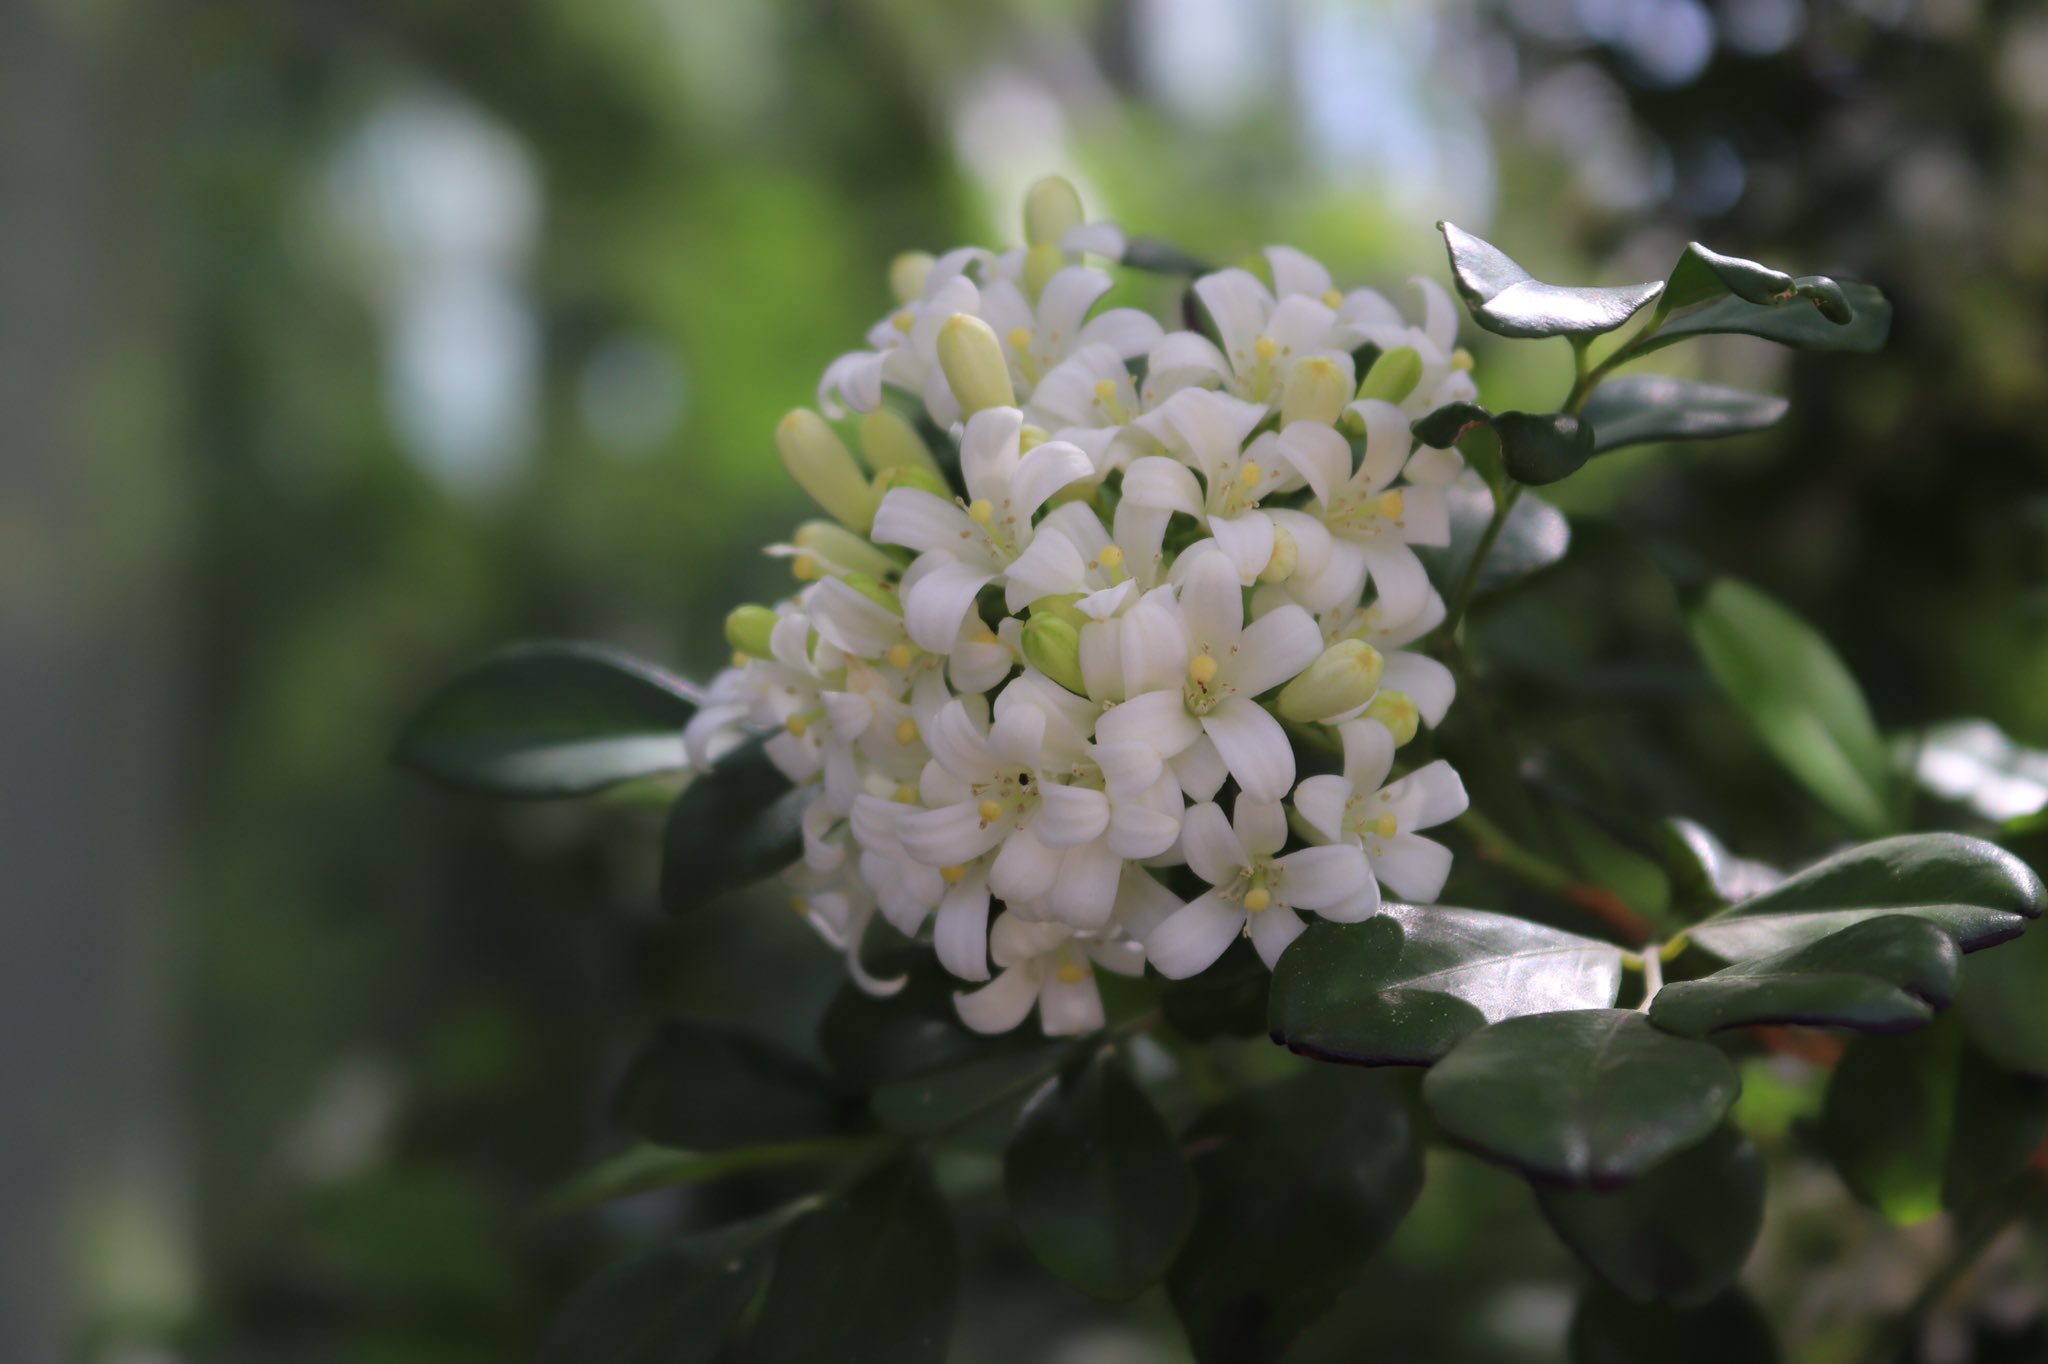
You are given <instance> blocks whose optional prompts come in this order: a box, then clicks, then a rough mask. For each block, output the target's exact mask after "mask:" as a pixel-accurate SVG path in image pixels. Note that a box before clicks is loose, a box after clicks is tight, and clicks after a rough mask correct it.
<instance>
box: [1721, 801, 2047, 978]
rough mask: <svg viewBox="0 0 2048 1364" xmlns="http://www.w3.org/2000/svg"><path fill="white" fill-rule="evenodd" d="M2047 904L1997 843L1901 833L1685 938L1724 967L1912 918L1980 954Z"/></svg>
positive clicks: (2034, 880)
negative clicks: (1886, 919)
mask: <svg viewBox="0 0 2048 1364" xmlns="http://www.w3.org/2000/svg"><path fill="white" fill-rule="evenodd" d="M2043 900H2044V897H2043V893H2042V889H2041V879H2040V878H2039V877H2038V876H2036V875H2034V873H2033V872H2032V871H2031V870H2030V869H2029V868H2028V867H2027V865H2026V863H2024V862H2022V861H2020V860H2019V859H2018V858H2016V857H2014V856H2013V855H2012V854H2011V853H2009V852H2006V851H2005V850H2004V849H2003V848H2000V847H1998V846H1996V845H1995V844H1991V843H1986V842H1985V841H1984V840H1983V839H1981V838H1968V837H1965V836H1964V835H1962V834H1950V833H1940V834H1903V835H1900V836H1899V837H1897V838H1884V839H1879V840H1878V841H1877V842H1875V843H1866V844H1864V845H1862V846H1861V847H1856V848H1849V849H1846V850H1845V851H1842V852H1838V853H1836V854H1835V855H1834V856H1833V857H1829V858H1824V859H1823V860H1821V861H1819V862H1816V863H1814V864H1813V865H1812V866H1810V867H1808V868H1806V869H1805V870H1804V871H1801V872H1799V873H1797V874H1796V875H1794V876H1792V877H1790V878H1788V879H1787V880H1785V881H1784V882H1783V883H1781V884H1780V885H1778V886H1777V887H1776V888H1775V889H1772V890H1767V891H1765V892H1763V893H1762V894H1761V895H1754V896H1751V897H1750V898H1749V899H1747V900H1744V901H1743V902H1741V903H1740V904H1737V905H1734V906H1732V907H1730V908H1728V909H1725V910H1723V911H1722V912H1721V913H1719V914H1717V915H1715V916H1714V917H1713V918H1711V919H1708V920H1706V921H1705V922H1703V923H1698V924H1695V925H1693V926H1692V928H1690V929H1689V930H1687V933H1688V935H1689V936H1690V937H1691V939H1692V940H1693V942H1695V943H1697V944H1698V945H1699V946H1701V947H1704V948H1706V949H1707V950H1708V951H1709V952H1712V953H1713V954H1714V955H1715V956H1717V957H1720V958H1721V959H1722V960H1724V961H1747V960H1749V959H1751V958H1754V957H1764V956H1769V955H1770V954H1772V953H1774V952H1782V951H1785V950H1786V949H1788V948H1793V947H1798V946H1801V945H1803V944H1806V943H1810V942H1814V941H1816V940H1818V939H1820V938H1825V937H1827V936H1828V935H1829V934H1832V933H1836V932H1839V931H1840V930H1842V929H1844V928H1847V927H1848V926H1849V925H1851V924H1853V923H1856V922H1858V921H1860V920H1863V919H1870V918H1875V917H1876V916H1878V915H1880V914H1907V915H1911V916H1912V917H1914V918H1919V919H1927V920H1929V921H1931V922H1933V923H1935V924H1937V925H1939V926H1940V927H1941V928H1942V929H1943V930H1945V931H1946V932H1947V933H1948V934H1949V936H1951V937H1953V938H1954V939H1955V940H1956V945H1957V946H1958V947H1960V948H1962V949H1963V951H1965V952H1974V951H1976V950H1977V949H1978V948H1981V947H1989V946H1991V945H1992V944H1993V943H1999V942H2003V941H2005V940H2006V939H2007V938H2010V937H2013V936H2014V935H2016V934H2018V933H2019V932H2020V930H2021V929H2022V928H2023V927H2024V926H2025V922H2026V920H2028V919H2031V918H2034V917H2036V916H2037V915H2039V914H2040V912H2041V907H2042V904H2043Z"/></svg>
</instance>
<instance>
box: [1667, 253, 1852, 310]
mask: <svg viewBox="0 0 2048 1364" xmlns="http://www.w3.org/2000/svg"><path fill="white" fill-rule="evenodd" d="M1731 294H1732V295H1734V296H1735V297H1736V298H1739V299H1742V300H1744V301H1745V302H1749V303H1756V304H1761V305H1763V306H1765V307H1771V308H1775V307H1778V306H1780V305H1786V304H1791V303H1794V302H1797V301H1799V300H1802V299H1803V300H1805V301H1806V302H1808V303H1810V304H1811V305H1812V306H1813V307H1814V308H1815V309H1817V310H1818V311H1819V312H1820V315H1821V316H1822V317H1824V318H1826V319H1827V320H1828V321H1830V322H1833V323H1837V324H1840V323H1846V322H1847V321H1849V319H1850V307H1849V303H1848V300H1847V298H1846V297H1845V296H1844V295H1843V292H1842V286H1841V285H1839V284H1837V283H1835V282H1834V281H1833V280H1831V279H1829V278H1828V277H1827V276H1825V275H1813V276H1809V277H1808V278H1807V279H1804V280H1798V279H1794V278H1793V277H1792V276H1790V275H1788V274H1786V273H1785V272H1784V271H1783V270H1773V269H1772V268H1771V267H1770V266H1768V265H1759V264H1758V263H1757V262H1755V261H1753V260H1744V259H1743V258H1742V257H1740V256H1724V255H1722V254H1721V253H1720V252H1718V251H1714V250H1711V249H1709V248H1708V247H1705V246H1702V245H1701V244H1700V243H1698V242H1692V243H1690V244H1689V245H1688V246H1687V247H1686V248H1685V254H1684V255H1682V256H1680V257H1679V258H1678V264H1676V265H1674V266H1673V267H1672V268H1671V277H1670V278H1669V279H1668V280H1667V281H1666V282H1665V285H1664V297H1663V298H1661V299H1659V300H1658V302H1657V306H1658V307H1659V308H1660V309H1662V310H1663V311H1665V312H1667V313H1675V312H1679V311H1681V310H1682V309H1685V308H1690V307H1692V306H1694V305H1695V304H1700V303H1707V302H1711V301H1713V300H1715V299H1720V298H1726V297H1728V296H1729V295H1731Z"/></svg>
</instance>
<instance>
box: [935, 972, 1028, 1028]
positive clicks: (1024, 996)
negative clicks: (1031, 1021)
mask: <svg viewBox="0 0 2048 1364" xmlns="http://www.w3.org/2000/svg"><path fill="white" fill-rule="evenodd" d="M1037 1002H1038V982H1037V981H1036V980H1035V979H1033V978H1032V975H1031V973H1030V972H1029V971H1027V970H1026V969H1025V968H1024V967H1022V966H1013V967H1011V968H1010V969H1009V970H1007V971H1005V972H1003V973H1002V974H1001V975H999V976H997V977H996V978H995V979H994V980H993V981H991V982H989V983H988V984H987V985H984V986H982V987H981V988H980V989H979V990H976V991H974V992H973V993H972V994H958V995H954V996H953V1007H954V1009H956V1010H957V1011H958V1012H959V1014H960V1021H961V1022H962V1023H965V1024H966V1025H967V1026H968V1027H970V1028H972V1029H974V1030H975V1031H976V1032H981V1033H997V1032H1008V1031H1009V1030H1010V1029H1012V1028H1014V1027H1016V1026H1017V1025H1018V1024H1019V1023H1022V1022H1023V1021H1024V1020H1025V1019H1026V1018H1028V1017H1030V1015H1031V1006H1032V1005H1034V1004H1036V1003H1037Z"/></svg>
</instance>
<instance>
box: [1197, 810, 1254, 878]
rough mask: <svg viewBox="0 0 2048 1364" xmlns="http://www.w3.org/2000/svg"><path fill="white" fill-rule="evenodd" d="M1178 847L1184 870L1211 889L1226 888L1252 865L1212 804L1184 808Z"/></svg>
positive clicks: (1227, 821) (1227, 824) (1235, 833)
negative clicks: (1191, 871) (1184, 858)
mask: <svg viewBox="0 0 2048 1364" xmlns="http://www.w3.org/2000/svg"><path fill="white" fill-rule="evenodd" d="M1180 843H1181V851H1182V852H1184V853H1185V854H1187V859H1188V866H1190V867H1191V868H1193V869H1194V873H1195V875H1197V876H1199V877H1201V878H1202V879H1203V880H1204V881H1207V882H1208V883H1209V884H1210V885H1212V886H1224V885H1228V884H1230V882H1232V881H1234V880H1236V879H1237V875H1238V873H1239V872H1240V871H1242V870H1243V869H1244V868H1246V867H1248V866H1250V865H1251V862H1252V859H1251V855H1250V854H1249V853H1248V852H1246V851H1245V846H1244V843H1243V841H1242V840H1240V839H1239V838H1238V836H1237V830H1236V829H1234V828H1232V827H1231V824H1230V821H1229V820H1228V819H1226V818H1225V817H1224V814H1223V807H1222V806H1220V805H1217V804H1215V803H1214V802H1210V801H1204V802H1203V803H1202V804H1200V805H1191V806H1189V807H1188V813H1187V817H1186V818H1185V819H1184V820H1183V821H1182V822H1181V831H1180Z"/></svg>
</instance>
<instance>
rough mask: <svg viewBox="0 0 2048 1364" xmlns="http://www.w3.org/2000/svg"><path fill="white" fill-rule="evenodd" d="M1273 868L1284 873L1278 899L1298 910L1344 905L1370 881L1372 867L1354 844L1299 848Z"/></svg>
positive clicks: (1331, 844) (1362, 852)
mask: <svg viewBox="0 0 2048 1364" xmlns="http://www.w3.org/2000/svg"><path fill="white" fill-rule="evenodd" d="M1273 865H1274V866H1275V867H1277V868H1284V869H1285V871H1286V875H1285V876H1284V877H1283V878H1282V880H1281V887H1280V898H1281V899H1283V900H1285V901H1286V902H1287V903H1288V904H1290V905H1294V906H1296V907H1298V908H1301V909H1323V908H1325V907H1326V906H1329V905H1339V904H1343V903H1344V902H1345V901H1346V900H1349V899H1352V898H1353V897H1355V896H1356V895H1357V894H1358V892H1359V890H1360V889H1362V888H1363V887H1365V886H1366V885H1368V884H1370V883H1371V881H1372V866H1371V864H1369V863H1368V862H1367V861H1366V860H1365V853H1364V851H1363V850H1362V849H1360V848H1359V847H1358V845H1357V844H1355V843H1330V844H1326V845H1324V846H1323V847H1320V848H1302V849H1300V850H1298V851H1296V852H1291V853H1289V854H1287V856H1285V857H1282V858H1280V859H1278V860H1277V861H1275V862H1274V864H1273Z"/></svg>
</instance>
